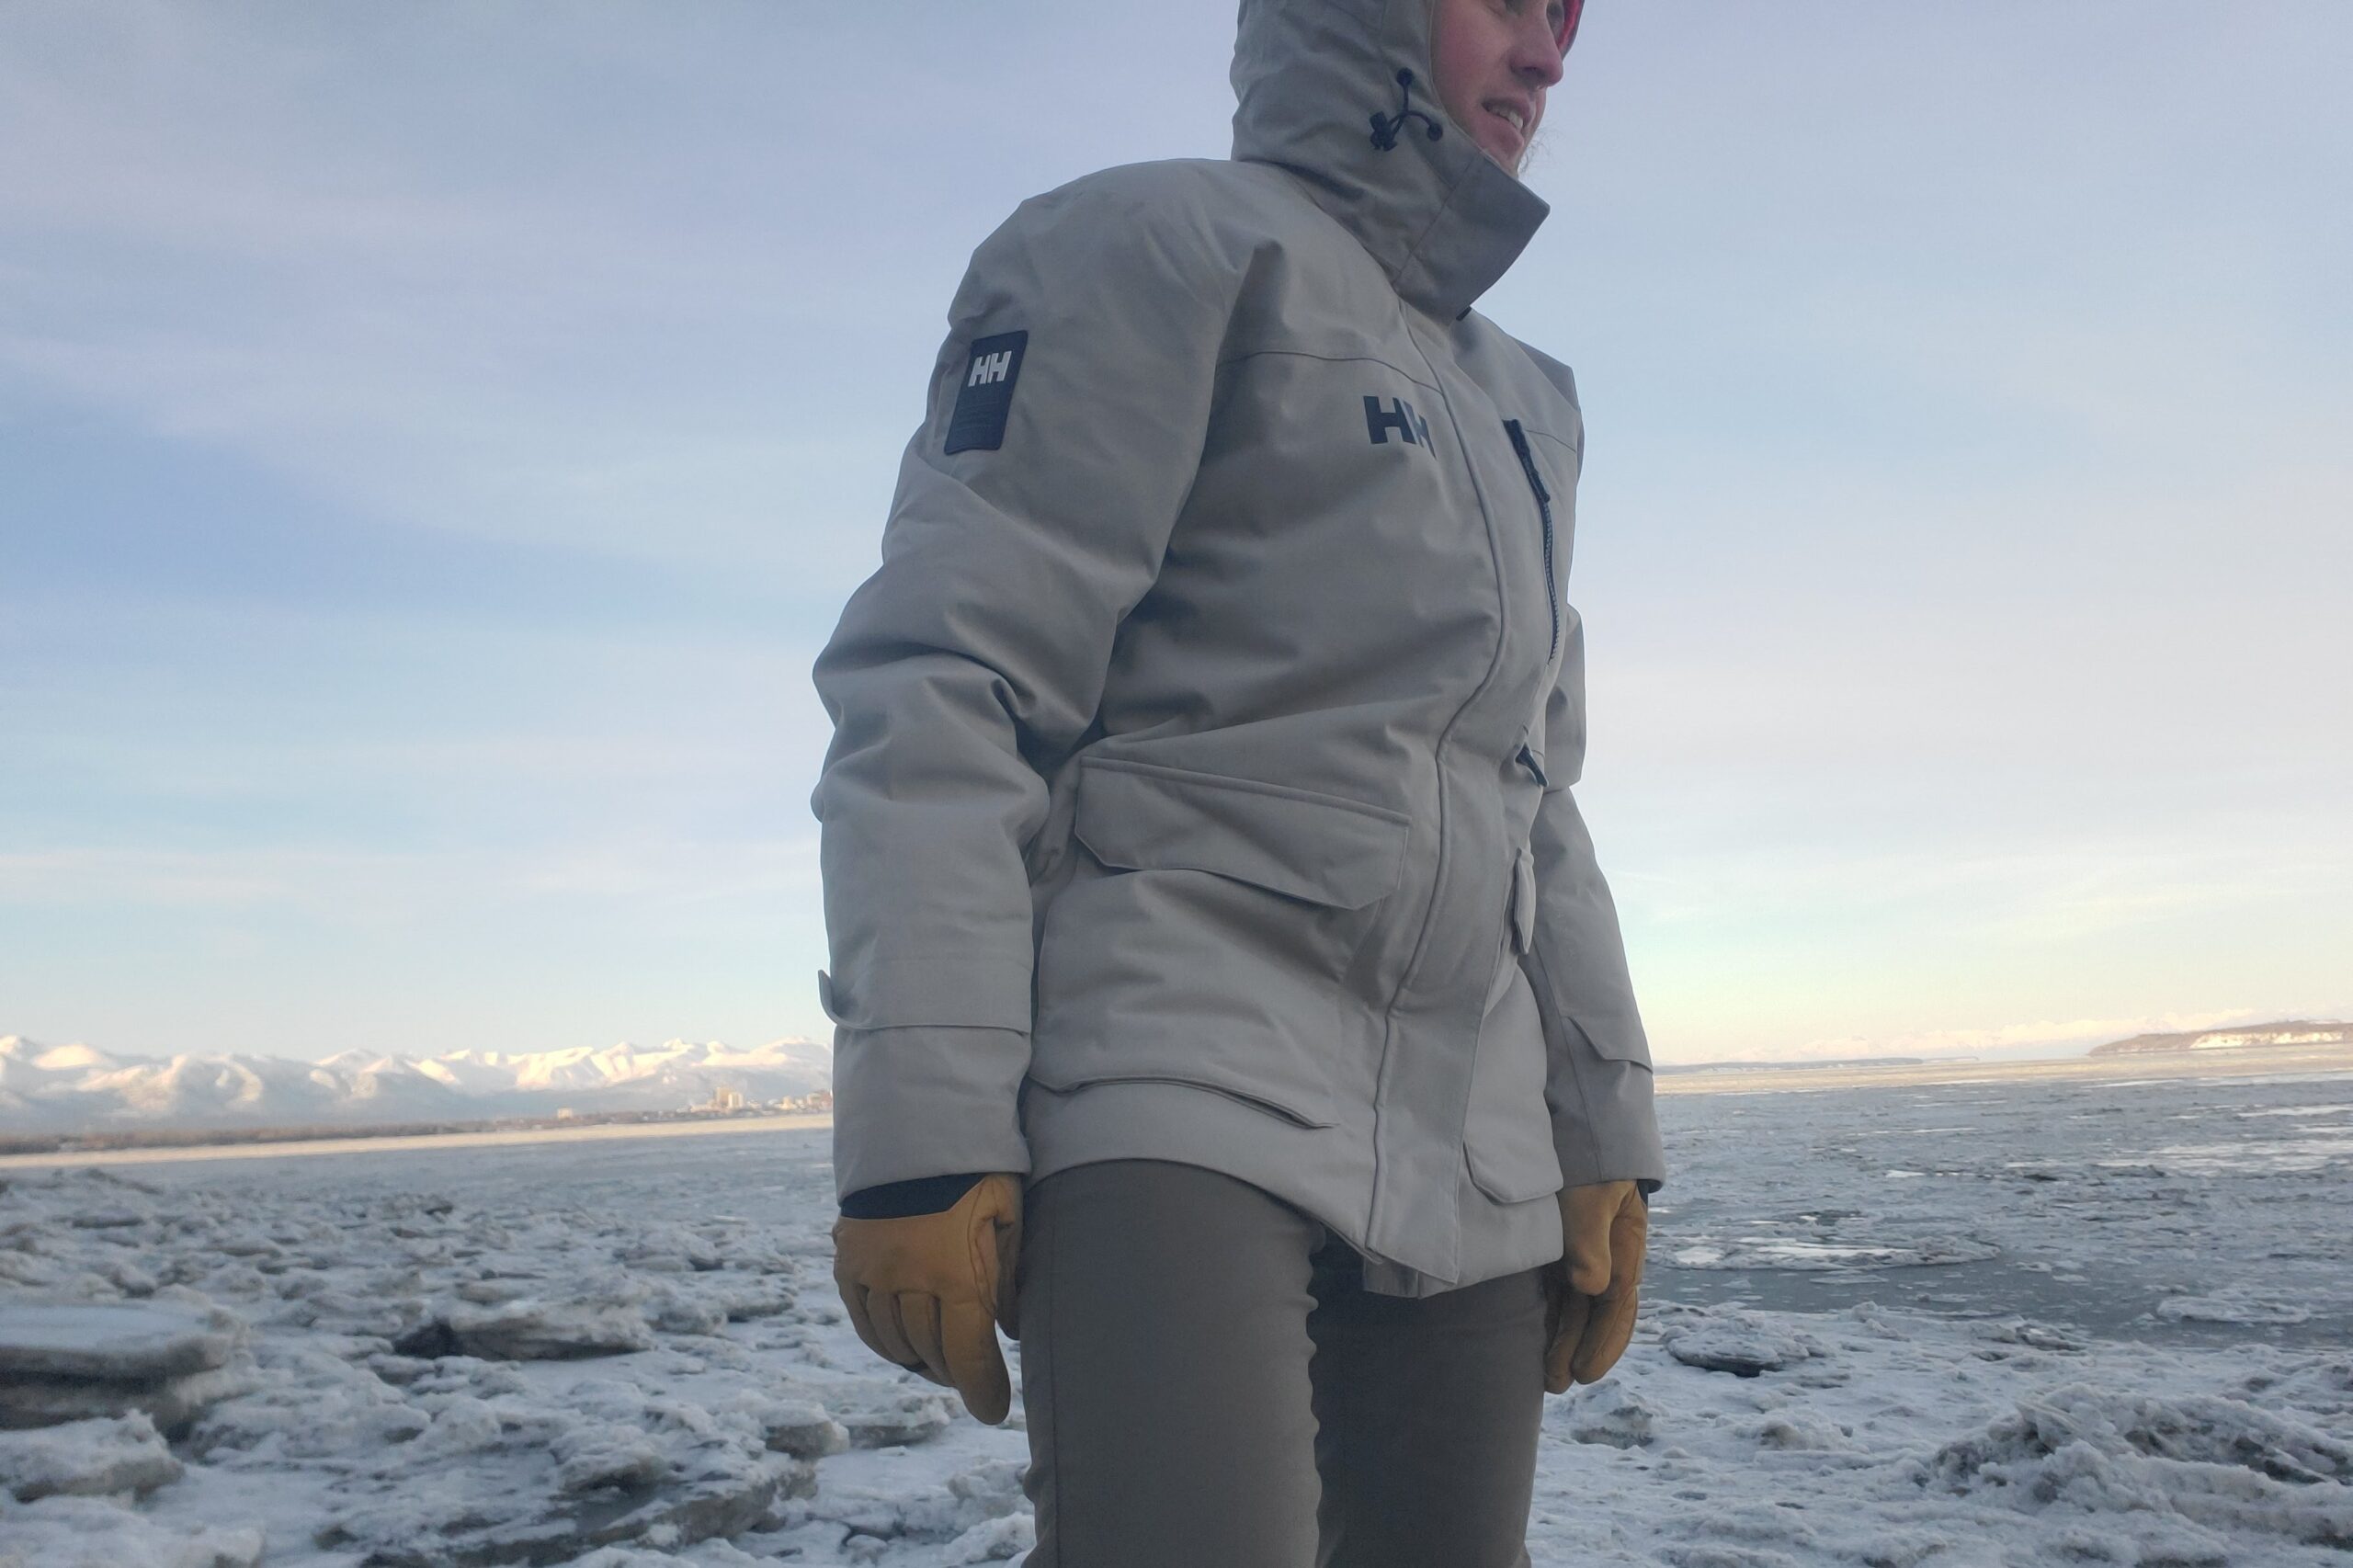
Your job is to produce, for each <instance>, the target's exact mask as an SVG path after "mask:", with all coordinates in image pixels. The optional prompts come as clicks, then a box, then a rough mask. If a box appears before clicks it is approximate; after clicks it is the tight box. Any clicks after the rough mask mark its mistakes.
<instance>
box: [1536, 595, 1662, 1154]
mask: <svg viewBox="0 0 2353 1568" xmlns="http://www.w3.org/2000/svg"><path fill="white" fill-rule="evenodd" d="M1565 614H1566V619H1565V621H1564V623H1563V629H1562V635H1563V638H1564V639H1565V641H1566V646H1565V648H1564V649H1563V653H1562V655H1561V671H1560V676H1559V679H1558V680H1557V681H1556V682H1555V683H1554V685H1553V687H1552V694H1551V696H1550V697H1549V698H1548V699H1546V703H1545V710H1544V738H1545V745H1544V767H1545V771H1546V783H1545V787H1544V796H1543V800H1542V802H1541V803H1540V805H1539V806H1538V808H1537V812H1536V823H1535V827H1534V830H1533V832H1532V834H1531V835H1530V845H1529V846H1530V848H1531V849H1532V850H1533V851H1534V853H1535V857H1536V933H1535V940H1534V942H1533V943H1532V944H1531V946H1530V949H1529V953H1528V956H1527V958H1526V959H1525V960H1523V961H1524V963H1525V965H1526V967H1527V969H1528V971H1529V981H1530V983H1532V984H1533V985H1534V986H1535V989H1536V994H1537V997H1538V998H1539V1000H1540V1002H1541V1003H1542V1006H1541V1007H1540V1009H1539V1010H1540V1012H1541V1013H1542V1014H1543V1017H1544V1033H1545V1040H1546V1044H1547V1046H1548V1047H1549V1050H1550V1055H1551V1063H1550V1068H1549V1071H1548V1074H1547V1077H1546V1083H1545V1090H1544V1097H1545V1102H1546V1104H1547V1106H1548V1107H1549V1108H1550V1109H1551V1111H1552V1142H1553V1146H1554V1148H1555V1149H1556V1150H1557V1151H1558V1153H1560V1156H1561V1171H1562V1175H1563V1177H1564V1178H1565V1179H1566V1181H1567V1182H1568V1184H1569V1185H1570V1186H1572V1187H1579V1186H1584V1185H1586V1184H1588V1183H1592V1182H1599V1181H1624V1180H1635V1181H1640V1182H1642V1183H1643V1187H1644V1189H1645V1190H1646V1191H1647V1190H1648V1189H1649V1188H1650V1187H1654V1186H1656V1185H1658V1184H1659V1183H1660V1182H1662V1181H1664V1180H1665V1176H1666V1156H1665V1152H1664V1150H1663V1149H1662V1148H1661V1146H1660V1143H1659V1135H1658V1118H1657V1115H1656V1113H1655V1112H1654V1109H1653V1107H1652V1103H1651V1054H1650V1041H1649V1040H1648V1039H1647V1038H1645V1036H1644V1035H1643V1020H1642V1015H1641V1014H1640V1013H1639V1012H1638V1011H1637V1010H1636V1008H1635V1006H1634V984H1633V980H1632V978H1631V975H1629V974H1628V972H1627V969H1626V943H1625V938H1624V937H1623V936H1622V935H1621V934H1620V931H1619V928H1618V906H1617V904H1616V903H1614V902H1613V901H1612V900H1611V898H1610V896H1609V884H1608V882H1606V881H1603V880H1602V875H1601V867H1600V865H1599V864H1598V863H1597V861H1596V860H1595V858H1594V852H1593V835H1591V834H1589V833H1588V832H1586V825H1585V817H1584V815H1583V814H1582V813H1581V812H1578V810H1577V802H1576V795H1575V793H1574V790H1573V789H1572V786H1574V784H1575V783H1576V781H1577V779H1578V778H1580V777H1581V776H1582V774H1583V772H1584V768H1585V623H1584V621H1583V619H1581V618H1580V617H1579V616H1578V615H1577V613H1576V611H1575V610H1574V608H1571V609H1567V610H1566V612H1565Z"/></svg>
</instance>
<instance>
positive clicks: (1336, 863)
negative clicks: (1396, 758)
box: [1074, 758, 1413, 909]
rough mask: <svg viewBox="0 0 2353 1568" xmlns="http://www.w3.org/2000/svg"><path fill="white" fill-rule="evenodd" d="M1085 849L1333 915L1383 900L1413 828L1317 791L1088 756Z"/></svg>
mask: <svg viewBox="0 0 2353 1568" xmlns="http://www.w3.org/2000/svg"><path fill="white" fill-rule="evenodd" d="M1412 828H1413V823H1412V819H1411V818H1409V817H1407V816H1406V815H1405V814H1404V812H1393V811H1391V810H1389V809H1388V808H1387V807H1384V806H1374V805H1368V804H1366V803H1365V802H1363V801H1350V800H1345V799H1342V798H1341V797H1339V796H1337V795H1326V794H1323V793H1321V792H1320V791H1317V790H1301V789H1297V788H1294V787H1291V786H1289V785H1279V784H1265V783H1260V782H1258V781H1256V780H1254V779H1244V778H1225V777H1223V776H1222V775H1219V774H1211V773H1197V772H1195V771H1193V770H1192V769H1190V768H1181V767H1164V766H1161V765H1159V764H1155V763H1138V762H1124V761H1104V760H1097V759H1094V758H1089V759H1088V760H1087V762H1086V765H1085V767H1084V768H1083V769H1082V772H1081V780H1080V784H1079V790H1078V812H1077V817H1076V821H1075V823H1074V831H1075V833H1076V835H1077V837H1078V841H1079V842H1080V843H1082V844H1084V845H1086V847H1087V849H1088V850H1089V851H1090V852H1092V853H1093V854H1094V856H1095V858H1097V859H1098V860H1101V861H1102V862H1103V863H1104V864H1105V865H1107V866H1116V867H1120V868H1122V869H1128V870H1193V871H1209V872H1212V873H1214V874H1216V875H1218V876H1221V877H1231V878H1233V880H1235V881H1244V882H1248V883H1250V884H1252V885H1253V886H1255V887H1260V888H1264V889H1266V890H1267V891H1268V892H1278V893H1282V894H1284V895H1285V896H1287V897H1290V898H1296V899H1301V900H1304V901H1305V902H1307V903H1317V904H1323V905H1325V906H1327V907H1330V908H1335V909H1361V908H1363V907H1365V906H1366V905H1367V904H1370V903H1375V902H1377V901H1378V900H1380V899H1381V898H1383V897H1385V896H1386V895H1387V894H1388V892H1390V890H1391V889H1392V888H1394V887H1395V886H1396V885H1397V879H1398V874H1399V872H1400V871H1401V870H1402V869H1404V859H1405V845H1406V840H1407V838H1408V836H1409V835H1411V832H1412Z"/></svg>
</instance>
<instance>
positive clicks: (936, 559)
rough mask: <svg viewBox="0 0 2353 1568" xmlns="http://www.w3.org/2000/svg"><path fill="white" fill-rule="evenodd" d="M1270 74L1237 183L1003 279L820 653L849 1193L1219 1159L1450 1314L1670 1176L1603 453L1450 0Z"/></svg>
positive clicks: (1303, 5)
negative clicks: (1639, 897)
mask: <svg viewBox="0 0 2353 1568" xmlns="http://www.w3.org/2000/svg"><path fill="white" fill-rule="evenodd" d="M1401 69H1410V70H1411V71H1412V72H1413V73H1414V74H1415V81H1414V82H1413V84H1412V85H1410V86H1401V85H1400V84H1399V82H1398V81H1397V76H1398V73H1399V72H1400V70H1401ZM1429 79H1430V71H1429V24H1428V19H1427V5H1426V4H1425V0H1245V4H1244V6H1242V21H1241V33H1240V39H1239V43H1238V46H1237V49H1236V52H1235V57H1234V64H1233V85H1234V89H1235V92H1236V95H1237V97H1238V99H1239V104H1238V107H1237V108H1236V110H1235V113H1234V121H1233V123H1234V142H1233V157H1232V158H1231V159H1230V160H1178V161H1172V162H1166V163H1153V164H1141V165H1129V166H1126V167H1120V168H1113V169H1107V170H1105V171H1103V172H1102V173H1100V174H1096V175H1091V176H1086V178H1083V179H1080V180H1077V181H1074V182H1073V183H1072V184H1070V185H1067V186H1064V187H1062V188H1061V189H1059V190H1054V191H1051V192H1049V193H1047V194H1046V195H1043V196H1040V197H1037V198H1034V199H1031V200H1029V201H1027V202H1024V203H1023V204H1022V205H1021V207H1020V208H1019V209H1018V210H1017V211H1016V212H1015V213H1014V214H1013V216H1012V217H1011V218H1010V219H1008V220H1007V221H1006V223H1005V224H1004V226H1003V227H1001V228H1000V229H998V230H997V231H996V232H995V233H994V234H992V235H990V236H989V237H988V239H987V240H986V241H984V242H983V244H982V245H981V246H980V248H979V249H978V250H977V251H976V252H975V253H974V254H973V256H972V266H971V268H970V270H969V271H968V272H967V273H966V275H965V278H964V281H963V283H962V285H961V288H960V289H959V290H957V294H956V298H955V301H954V303H953V305H952V307H951V308H950V312H949V323H950V330H949V336H948V341H947V343H946V345H945V347H943V348H942V350H941V352H940V356H939V358H938V363H937V364H936V365H935V367H934V368H933V372H932V379H931V391H930V402H929V409H930V412H929V415H928V417H927V418H926V421H925V423H924V426H923V427H922V429H920V430H919V431H917V432H916V434H915V438H914V439H913V441H911V442H910V443H909V445H908V447H907V450H906V455H905V459H904V462H903V464H902V466H901V469H900V474H899V482H898V492H897V496H896V498H895V500H894V501H893V503H892V509H891V515H890V518H889V522H888V524H887V526H886V528H885V529H884V532H883V537H882V564H881V567H880V569H879V570H877V571H876V572H875V573H874V574H873V575H872V576H871V577H870V578H869V579H868V580H867V581H866V582H865V584H863V585H861V586H860V587H859V588H858V590H857V592H856V593H855V594H853V595H852V596H851V597H850V599H849V602H848V604H847V608H845V609H844V611H843V613H842V617H841V621H840V624H839V626H838V628H837V629H836V630H835V633H834V635H833V637H832V639H831V641H830V642H828V644H827V646H826V647H825V649H824V653H822V654H821V655H820V656H819V658H818V660H817V664H816V668H815V680H816V686H817V689H818V692H819V694H820V696H821V697H822V698H823V699H824V705H825V709H826V711H827V712H828V713H829V714H830V715H831V717H832V719H833V722H834V724H835V734H834V738H833V743H832V745H831V747H830V749H829V750H828V752H827V755H826V758H825V763H824V773H823V775H822V777H821V778H820V779H819V781H818V784H817V788H816V791H815V794H814V795H813V799H812V801H811V805H812V809H813V811H814V812H816V814H817V816H818V818H819V820H820V821H821V822H822V823H823V824H824V827H823V856H822V859H823V872H824V893H825V916H826V924H827V926H828V933H829V937H830V945H831V949H832V957H831V969H830V971H828V972H827V973H822V974H820V975H819V977H818V981H819V991H820V995H821V999H822V1000H823V1003H824V1007H825V1011H826V1013H827V1015H828V1016H829V1017H832V1019H833V1020H834V1022H835V1025H836V1026H837V1031H836V1034H835V1134H834V1137H835V1176H836V1180H837V1184H838V1187H839V1189H840V1190H841V1191H842V1192H844V1193H847V1192H851V1191H855V1190H858V1189H859V1188H863V1187H872V1186H876V1185H879V1184H881V1183H885V1182H894V1181H903V1180H907V1179H911V1178H914V1177H917V1176H934V1175H944V1174H947V1173H950V1172H958V1171H983V1170H1002V1171H1026V1172H1028V1173H1029V1176H1030V1178H1031V1179H1033V1180H1034V1179H1036V1178H1039V1177H1041V1176H1046V1175H1049V1174H1051V1173H1052V1172H1054V1171H1056V1170H1060V1169H1063V1168H1064V1167H1067V1166H1071V1165H1083V1164H1086V1163H1088V1162H1090V1161H1096V1160H1104V1159H1115V1158H1151V1159H1163V1160H1176V1161H1181V1162H1185V1163H1188V1164H1192V1165H1204V1166H1208V1167H1211V1168H1213V1169H1216V1170H1220V1171H1223V1172H1225V1173H1227V1174H1229V1175H1232V1176H1236V1177H1239V1178H1241V1179H1243V1180H1245V1181H1248V1182H1252V1183H1254V1184H1256V1185H1257V1186H1258V1187H1263V1188H1264V1189H1266V1190H1267V1191H1268V1192H1271V1193H1273V1194H1275V1195H1276V1196H1277V1197H1279V1198H1282V1199H1286V1200H1288V1201H1290V1202H1291V1203H1293V1204H1296V1205H1297V1206H1298V1207H1300V1208H1302V1209H1303V1210H1306V1211H1308V1212H1309V1213H1310V1214H1312V1215H1313V1216H1314V1217H1315V1218H1317V1219H1319V1220H1321V1221H1324V1223H1325V1224H1327V1225H1329V1226H1331V1227H1332V1228H1333V1229H1334V1230H1336V1232H1337V1233H1339V1234H1340V1235H1342V1236H1343V1237H1345V1238H1346V1239H1347V1241H1348V1242H1349V1243H1350V1244H1353V1245H1354V1246H1356V1247H1357V1248H1358V1250H1360V1251H1361V1252H1363V1253H1364V1254H1365V1255H1366V1256H1367V1259H1368V1262H1369V1267H1368V1270H1367V1281H1368V1284H1369V1285H1370V1287H1371V1288H1372V1289H1374V1290H1381V1291H1383V1292H1386V1293H1390V1294H1395V1295H1427V1294H1430V1293H1433V1292H1436V1291H1438V1290H1447V1289H1449V1288H1452V1287H1456V1286H1460V1285H1467V1284H1472V1283H1474V1282H1476V1281H1478V1280H1481V1279H1485V1278H1493V1277H1495V1276H1497V1275H1501V1274H1506V1273H1510V1272H1513V1271H1515V1270H1518V1269H1523V1268H1528V1267H1533V1266H1535V1265H1537V1264H1540V1263H1543V1262H1547V1261H1549V1260H1551V1259H1553V1258H1556V1257H1558V1256H1560V1254H1561V1231H1560V1223H1559V1218H1558V1213H1557V1210H1556V1208H1555V1205H1554V1203H1553V1201H1552V1194H1553V1193H1554V1192H1555V1191H1556V1190H1557V1189H1558V1188H1560V1187H1562V1185H1563V1182H1564V1181H1565V1182H1567V1183H1572V1184H1574V1183H1585V1182H1595V1181H1601V1180H1605V1179H1612V1178H1623V1177H1634V1178H1643V1179H1649V1180H1655V1179H1657V1178H1660V1177H1662V1176H1664V1174H1665V1170H1664V1164H1663V1160H1662V1156H1661V1153H1660V1148H1659V1140H1658V1132H1657V1127H1656V1123H1655V1121H1654V1118H1653V1114H1652V1106H1651V1066H1650V1060H1649V1047H1648V1045H1647V1043H1646V1042H1645V1040H1644V1038H1643V1027H1642V1022H1641V1020H1640V1017H1638V1015H1637V1013H1636V1011H1635V1006H1634V997H1633V992H1632V987H1631V983H1630V982H1629V980H1628V977H1627V971H1626V961H1625V953H1624V947H1623V944H1622V942H1621V941H1620V936H1619V928H1618V917H1617V913H1616V911H1615V909H1614V907H1613V906H1612V904H1611V902H1610V897H1609V892H1608V887H1607V886H1606V885H1605V884H1604V882H1603V881H1602V876H1601V872H1600V869H1599V868H1598V867H1597V865H1596V864H1595V861H1594V851H1593V842H1592V840H1591V838H1590V837H1588V836H1587V835H1586V824H1585V822H1584V819H1583V818H1582V817H1580V816H1579V815H1578V812H1577V804H1576V800H1575V797H1574V794H1573V793H1572V791H1571V786H1572V785H1573V784H1574V782H1575V781H1576V778H1577V777H1578V773H1579V769H1580V767H1581V764H1582V761H1583V757H1584V753H1585V702H1584V670H1583V643H1582V637H1581V631H1580V627H1579V623H1578V619H1577V615H1576V612H1575V610H1574V609H1573V608H1569V606H1568V605H1567V603H1566V602H1565V600H1564V599H1563V597H1562V585H1563V580H1564V579H1565V577H1566V575H1567V574H1568V568H1569V556H1570V545H1571V541H1572V537H1573V530H1574V517H1575V494H1576V481H1577V472H1578V466H1579V461H1580V459H1581V456H1582V453H1583V450H1584V445H1585V427H1584V423H1583V421H1582V419H1581V417H1580V416H1579V414H1578V410H1577V402H1576V392H1575V386H1574V381H1572V379H1571V377H1570V374H1569V371H1568V369H1567V368H1566V367H1565V366H1563V365H1561V364H1559V363H1558V362H1556V361H1554V360H1552V359H1550V358H1546V357H1545V356H1544V355H1542V354H1540V353H1538V352H1537V351H1535V350H1534V349H1531V348H1529V347H1526V346H1524V345H1522V344H1520V343H1518V342H1517V341H1516V340H1514V339H1513V338H1511V337H1510V336H1508V335H1506V334H1505V333H1503V332H1502V331H1500V330H1498V329H1497V328H1496V327H1495V326H1494V325H1493V324H1490V323H1489V322H1488V321H1486V319H1485V318H1483V317H1482V316H1480V315H1479V314H1478V313H1476V312H1473V311H1472V309H1471V305H1472V301H1475V300H1477V299H1478V298H1479V296H1480V295H1481V294H1482V293H1483V291H1484V290H1486V289H1487V288H1488V286H1489V285H1490V284H1492V283H1494V282H1495V279H1496V278H1498V277H1500V276H1501V275H1502V274H1503V272H1504V270H1505V268H1506V267H1508V266H1510V264H1511V262H1512V260H1513V259H1514V258H1515V257H1516V256H1518V254H1519V252H1520V250H1521V249H1522V247H1523V246H1525V245H1526V244H1527V243H1528V241H1529V237H1530V236H1531V235H1532V234H1533V233H1535V230H1536V227H1537V225H1538V223H1539V222H1541V221H1542V219H1543V218H1544V216H1545V213H1546V210H1547V209H1546V206H1545V203H1544V202H1543V201H1542V200H1541V199H1539V198H1538V197H1537V196H1535V195H1534V194H1533V193H1532V192H1530V191H1529V190H1528V189H1527V188H1526V187H1524V186H1522V185H1521V184H1519V182H1518V180H1516V179H1514V178H1513V177H1512V176H1510V175H1509V174H1508V173H1506V171H1505V170H1504V169H1502V168H1501V167H1499V166H1497V165H1495V163H1493V162H1492V161H1491V160H1489V159H1488V158H1487V156H1486V155H1485V154H1484V153H1482V152H1481V151H1480V150H1479V148H1478V147H1477V146H1476V145H1475V144H1473V142H1472V140H1471V138H1470V136H1469V135H1468V134H1467V133H1465V132H1464V131H1462V130H1461V128H1459V127H1456V126H1453V125H1450V124H1447V123H1446V122H1445V115H1444V112H1443V110H1442V109H1441V108H1440V107H1439V106H1438V103H1437V102H1436V100H1435V98H1434V97H1432V96H1431V94H1430V93H1429V90H1428V86H1427V84H1428V82H1429ZM1404 108H1410V109H1412V110H1413V111H1414V113H1413V114H1411V115H1408V116H1407V117H1406V118H1405V119H1404V120H1402V121H1398V120H1396V119H1393V117H1394V116H1396V115H1397V114H1398V113H1399V112H1400V111H1401V109H1404ZM1432 124H1437V125H1439V126H1440V127H1441V130H1442V134H1441V136H1440V137H1439V139H1438V140H1437V141H1432V140H1430V139H1429V136H1428V134H1427V128H1428V127H1429V126H1430V125H1432ZM1382 125H1388V126H1391V127H1392V129H1393V132H1394V133H1392V134H1388V135H1383V134H1381V126H1382ZM1377 142H1385V143H1387V144H1386V145H1385V146H1383V145H1377V144H1376V143H1377Z"/></svg>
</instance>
